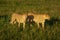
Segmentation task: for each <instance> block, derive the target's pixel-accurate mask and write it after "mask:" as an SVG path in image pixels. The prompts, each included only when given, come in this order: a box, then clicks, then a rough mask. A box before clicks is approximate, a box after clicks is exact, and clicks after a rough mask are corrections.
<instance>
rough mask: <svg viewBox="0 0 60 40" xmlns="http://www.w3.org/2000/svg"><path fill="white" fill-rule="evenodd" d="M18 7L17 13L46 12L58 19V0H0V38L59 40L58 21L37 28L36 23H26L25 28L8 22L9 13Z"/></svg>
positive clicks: (59, 29) (12, 39)
mask: <svg viewBox="0 0 60 40" xmlns="http://www.w3.org/2000/svg"><path fill="white" fill-rule="evenodd" d="M16 9H19V11H18V12H17V13H25V12H26V13H27V12H34V13H48V14H50V16H51V17H55V18H59V19H60V0H0V16H3V15H8V16H7V17H2V18H1V17H0V40H60V23H57V24H53V25H52V26H50V25H48V23H47V24H46V26H45V29H44V31H42V27H41V26H40V29H38V28H37V25H36V23H34V24H33V26H31V27H29V25H28V23H27V24H26V28H25V30H23V28H22V24H21V26H20V27H18V26H17V24H14V25H12V24H10V23H9V20H10V17H11V16H10V15H11V14H12V13H13V12H15V10H16Z"/></svg>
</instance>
